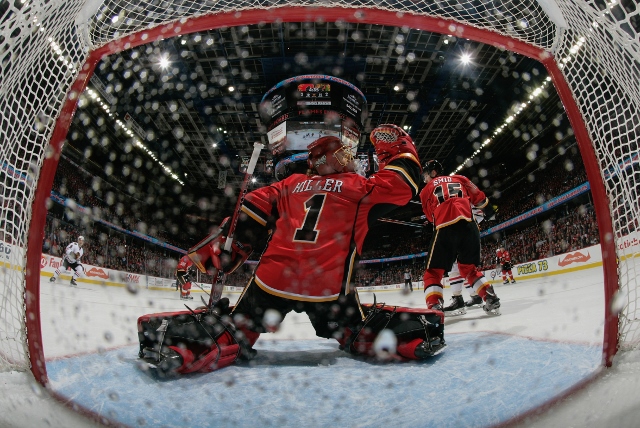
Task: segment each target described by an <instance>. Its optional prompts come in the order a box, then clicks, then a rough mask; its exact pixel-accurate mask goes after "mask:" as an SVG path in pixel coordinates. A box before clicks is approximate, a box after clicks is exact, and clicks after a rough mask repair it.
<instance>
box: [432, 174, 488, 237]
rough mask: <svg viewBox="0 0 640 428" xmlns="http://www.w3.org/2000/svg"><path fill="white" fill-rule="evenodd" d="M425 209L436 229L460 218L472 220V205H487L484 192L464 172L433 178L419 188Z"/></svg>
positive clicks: (478, 206) (481, 206)
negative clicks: (422, 187)
mask: <svg viewBox="0 0 640 428" xmlns="http://www.w3.org/2000/svg"><path fill="white" fill-rule="evenodd" d="M420 200H421V201H422V209H423V211H424V213H425V215H426V217H427V221H429V222H430V223H433V224H434V225H435V227H436V229H440V228H441V227H445V226H448V225H450V224H453V223H456V222H458V221H459V220H465V221H473V213H472V212H471V208H472V205H473V207H475V208H484V207H485V206H486V205H487V203H488V200H487V197H486V196H485V194H484V192H483V191H482V190H480V189H479V188H478V186H476V185H475V184H473V183H472V182H471V180H469V179H468V178H467V177H464V176H462V175H450V176H449V175H443V176H440V177H437V178H434V179H433V180H431V181H430V182H429V183H428V184H427V185H426V186H425V187H424V189H422V191H421V192H420Z"/></svg>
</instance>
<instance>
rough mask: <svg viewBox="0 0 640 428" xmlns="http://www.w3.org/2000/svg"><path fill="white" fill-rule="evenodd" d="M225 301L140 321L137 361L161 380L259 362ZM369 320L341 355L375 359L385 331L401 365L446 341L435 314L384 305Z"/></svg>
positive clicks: (349, 335)
mask: <svg viewBox="0 0 640 428" xmlns="http://www.w3.org/2000/svg"><path fill="white" fill-rule="evenodd" d="M231 309H232V307H230V306H229V300H228V299H227V298H223V299H221V300H220V301H219V302H218V303H217V304H216V305H215V306H214V307H213V308H212V309H211V310H207V309H205V308H202V309H196V310H194V311H191V310H189V311H179V312H164V313H157V314H149V315H143V316H141V317H140V318H138V339H139V342H140V350H139V354H138V356H139V357H140V358H142V359H143V360H144V361H145V362H146V363H147V364H148V368H149V369H150V371H152V372H154V373H155V374H156V376H158V377H160V378H164V377H171V376H177V375H181V374H188V373H195V372H210V371H213V370H217V369H221V368H224V367H226V366H228V365H230V364H232V363H233V362H235V361H236V360H237V359H247V360H248V359H251V358H253V357H254V356H255V354H256V351H254V350H253V344H254V343H255V342H256V340H257V339H258V337H259V336H260V333H256V332H253V331H250V330H246V329H239V328H237V327H236V326H235V325H234V323H233V321H232V320H231V317H230V316H229V314H230V312H231ZM362 309H363V311H364V313H365V320H364V321H363V322H362V323H361V324H360V325H359V326H358V327H357V328H354V329H353V330H350V329H346V330H345V332H344V335H343V337H341V338H339V339H338V342H339V343H340V349H342V350H345V351H347V352H349V353H351V354H355V355H361V356H367V357H375V356H376V353H375V350H374V342H375V339H376V337H377V336H378V334H379V333H380V332H381V331H382V330H385V329H386V330H390V331H391V332H393V334H394V335H395V336H396V339H397V345H396V349H395V353H394V352H393V351H394V350H393V349H389V350H386V351H388V352H389V353H391V355H392V357H394V358H395V359H399V360H421V359H425V358H429V357H432V356H434V355H437V354H439V353H440V352H441V351H442V350H443V349H444V348H445V346H446V344H445V341H444V314H443V313H442V312H441V311H436V310H432V309H418V308H404V307H400V306H389V305H385V304H384V303H383V304H375V303H374V304H373V305H363V306H362Z"/></svg>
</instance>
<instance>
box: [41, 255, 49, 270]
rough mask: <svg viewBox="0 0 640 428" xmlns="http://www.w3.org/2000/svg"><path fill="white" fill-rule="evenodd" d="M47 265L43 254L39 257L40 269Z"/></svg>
mask: <svg viewBox="0 0 640 428" xmlns="http://www.w3.org/2000/svg"><path fill="white" fill-rule="evenodd" d="M46 267H47V258H46V257H45V256H42V257H40V269H44V268H46Z"/></svg>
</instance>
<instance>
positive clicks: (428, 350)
mask: <svg viewBox="0 0 640 428" xmlns="http://www.w3.org/2000/svg"><path fill="white" fill-rule="evenodd" d="M363 309H364V310H365V311H366V313H367V317H366V319H365V321H364V322H363V323H362V325H361V326H359V327H358V328H356V329H355V330H354V331H351V330H347V332H346V334H345V336H344V337H343V338H341V339H339V340H338V341H339V342H340V345H341V349H344V350H346V351H348V352H350V353H353V354H357V355H364V356H370V357H377V358H380V359H389V358H395V359H401V360H419V359H424V358H428V357H430V356H434V355H436V354H438V353H440V352H441V351H442V350H443V349H444V348H445V346H446V345H445V341H444V315H443V313H442V312H440V311H435V310H431V309H418V308H404V307H399V306H387V305H384V304H381V305H363ZM383 330H388V331H390V332H391V333H393V335H394V336H395V339H396V345H395V350H394V349H390V348H389V347H388V346H387V347H385V346H376V339H377V338H378V336H379V335H380V333H381V332H382V331H383Z"/></svg>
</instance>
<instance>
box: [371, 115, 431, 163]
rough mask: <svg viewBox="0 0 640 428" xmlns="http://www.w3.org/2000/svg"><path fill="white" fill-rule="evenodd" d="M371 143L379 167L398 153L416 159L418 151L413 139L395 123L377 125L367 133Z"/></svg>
mask: <svg viewBox="0 0 640 428" xmlns="http://www.w3.org/2000/svg"><path fill="white" fill-rule="evenodd" d="M369 138H370V139H371V143H372V144H373V147H374V148H375V150H376V155H377V156H378V163H379V166H380V169H382V168H384V167H385V166H386V165H387V164H388V163H389V162H391V161H392V160H393V159H395V158H396V157H397V156H398V155H400V154H407V155H413V156H415V160H416V162H418V163H419V161H418V152H417V150H416V146H415V144H414V143H413V140H412V139H411V137H410V136H409V134H407V132H406V131H405V130H404V129H402V128H400V127H399V126H397V125H393V124H391V123H385V124H382V125H379V126H377V127H376V128H374V130H373V131H371V134H370V135H369Z"/></svg>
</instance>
